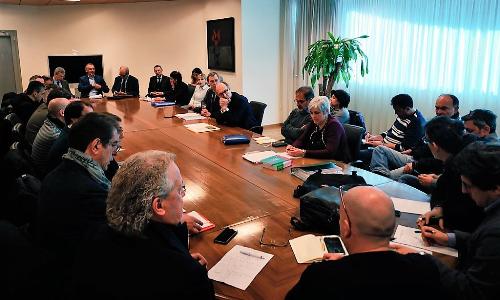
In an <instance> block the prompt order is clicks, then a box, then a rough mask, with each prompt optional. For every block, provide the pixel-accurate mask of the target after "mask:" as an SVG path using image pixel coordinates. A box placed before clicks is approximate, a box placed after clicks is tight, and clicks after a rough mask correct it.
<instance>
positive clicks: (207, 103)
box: [201, 72, 220, 117]
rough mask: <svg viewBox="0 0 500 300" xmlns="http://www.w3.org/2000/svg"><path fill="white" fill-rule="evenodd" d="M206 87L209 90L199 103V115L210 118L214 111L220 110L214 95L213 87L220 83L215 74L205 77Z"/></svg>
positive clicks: (217, 99)
mask: <svg viewBox="0 0 500 300" xmlns="http://www.w3.org/2000/svg"><path fill="white" fill-rule="evenodd" d="M207 81H208V86H210V88H209V89H208V91H207V94H206V95H205V98H203V101H202V103H201V115H202V116H205V117H210V116H211V115H212V114H213V113H214V112H215V111H218V110H220V106H219V97H218V96H217V94H216V93H215V86H216V85H217V84H218V83H219V82H220V78H219V74H217V72H210V73H208V75H207Z"/></svg>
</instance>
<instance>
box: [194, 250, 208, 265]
mask: <svg viewBox="0 0 500 300" xmlns="http://www.w3.org/2000/svg"><path fill="white" fill-rule="evenodd" d="M191 257H192V258H193V259H194V260H196V261H197V262H198V263H199V264H200V265H202V266H205V268H207V267H208V262H207V260H206V259H205V258H204V257H203V255H201V254H200V253H198V252H196V253H191Z"/></svg>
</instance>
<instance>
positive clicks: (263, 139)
mask: <svg viewBox="0 0 500 300" xmlns="http://www.w3.org/2000/svg"><path fill="white" fill-rule="evenodd" d="M253 139H254V141H255V142H257V144H260V145H262V144H270V143H273V142H276V140H275V139H273V138H270V137H267V136H261V137H256V138H253Z"/></svg>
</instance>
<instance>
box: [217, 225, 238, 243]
mask: <svg viewBox="0 0 500 300" xmlns="http://www.w3.org/2000/svg"><path fill="white" fill-rule="evenodd" d="M237 233H238V231H236V230H234V229H232V228H229V227H227V228H225V229H224V230H222V232H221V233H220V234H219V235H218V236H216V237H215V239H214V243H217V244H223V245H227V243H229V242H230V241H231V240H232V239H233V238H234V237H235V236H236V234H237Z"/></svg>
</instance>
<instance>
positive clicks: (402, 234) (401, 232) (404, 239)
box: [392, 225, 458, 257]
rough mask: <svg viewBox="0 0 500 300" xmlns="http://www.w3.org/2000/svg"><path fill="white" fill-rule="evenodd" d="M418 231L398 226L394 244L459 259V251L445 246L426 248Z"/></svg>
mask: <svg viewBox="0 0 500 300" xmlns="http://www.w3.org/2000/svg"><path fill="white" fill-rule="evenodd" d="M416 231H419V230H418V229H416V228H411V227H406V226H402V225H398V227H397V228H396V233H394V240H393V241H392V242H393V243H398V244H402V245H407V246H411V247H415V248H419V249H424V250H427V251H432V252H437V253H441V254H445V255H449V256H453V257H458V251H457V250H456V249H453V248H450V247H443V246H426V245H425V244H424V241H423V240H422V236H421V234H420V233H419V232H416Z"/></svg>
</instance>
